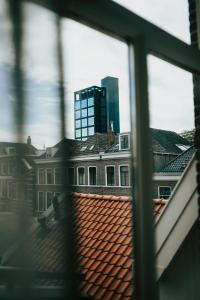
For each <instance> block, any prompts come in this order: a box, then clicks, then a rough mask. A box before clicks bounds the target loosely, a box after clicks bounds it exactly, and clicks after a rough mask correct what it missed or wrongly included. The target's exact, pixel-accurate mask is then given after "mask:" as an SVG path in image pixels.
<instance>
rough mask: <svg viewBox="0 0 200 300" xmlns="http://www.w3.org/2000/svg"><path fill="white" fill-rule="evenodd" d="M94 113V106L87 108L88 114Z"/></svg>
mask: <svg viewBox="0 0 200 300" xmlns="http://www.w3.org/2000/svg"><path fill="white" fill-rule="evenodd" d="M93 115H94V107H89V108H88V116H93Z"/></svg>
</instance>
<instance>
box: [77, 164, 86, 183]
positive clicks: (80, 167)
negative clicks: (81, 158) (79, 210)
mask: <svg viewBox="0 0 200 300" xmlns="http://www.w3.org/2000/svg"><path fill="white" fill-rule="evenodd" d="M79 169H84V178H83V179H84V180H83V182H84V183H83V184H80V183H79ZM85 175H86V174H85V166H79V167H77V185H78V186H84V185H86V184H85V183H86V178H85Z"/></svg>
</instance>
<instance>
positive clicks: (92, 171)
mask: <svg viewBox="0 0 200 300" xmlns="http://www.w3.org/2000/svg"><path fill="white" fill-rule="evenodd" d="M88 177H89V185H96V184H97V169H96V167H89V172H88Z"/></svg>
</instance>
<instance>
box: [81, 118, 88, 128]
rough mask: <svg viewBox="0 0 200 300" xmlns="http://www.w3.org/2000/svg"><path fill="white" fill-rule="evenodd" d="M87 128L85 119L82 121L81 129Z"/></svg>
mask: <svg viewBox="0 0 200 300" xmlns="http://www.w3.org/2000/svg"><path fill="white" fill-rule="evenodd" d="M86 126H87V118H85V119H82V127H86Z"/></svg>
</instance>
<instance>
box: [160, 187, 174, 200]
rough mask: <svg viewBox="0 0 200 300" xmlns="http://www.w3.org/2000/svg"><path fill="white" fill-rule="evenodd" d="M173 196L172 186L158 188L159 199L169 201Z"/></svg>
mask: <svg viewBox="0 0 200 300" xmlns="http://www.w3.org/2000/svg"><path fill="white" fill-rule="evenodd" d="M170 195H171V187H170V186H159V187H158V198H164V199H168V198H169V197H170Z"/></svg>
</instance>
